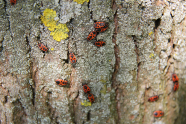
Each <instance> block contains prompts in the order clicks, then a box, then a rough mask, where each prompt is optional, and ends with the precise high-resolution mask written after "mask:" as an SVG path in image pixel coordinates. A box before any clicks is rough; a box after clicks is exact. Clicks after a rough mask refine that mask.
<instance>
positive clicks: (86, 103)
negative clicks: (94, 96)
mask: <svg viewBox="0 0 186 124" xmlns="http://www.w3.org/2000/svg"><path fill="white" fill-rule="evenodd" d="M81 105H82V106H91V102H88V101H86V100H84V102H81Z"/></svg>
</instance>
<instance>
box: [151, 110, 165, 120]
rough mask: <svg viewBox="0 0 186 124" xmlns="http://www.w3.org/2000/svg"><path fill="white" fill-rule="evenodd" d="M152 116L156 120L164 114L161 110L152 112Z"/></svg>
mask: <svg viewBox="0 0 186 124" xmlns="http://www.w3.org/2000/svg"><path fill="white" fill-rule="evenodd" d="M153 115H154V117H156V118H158V117H161V116H163V115H164V112H163V111H161V110H158V111H154V112H153Z"/></svg>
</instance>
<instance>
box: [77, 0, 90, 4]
mask: <svg viewBox="0 0 186 124" xmlns="http://www.w3.org/2000/svg"><path fill="white" fill-rule="evenodd" d="M74 2H77V3H78V4H83V3H84V2H87V3H88V2H89V0H74Z"/></svg>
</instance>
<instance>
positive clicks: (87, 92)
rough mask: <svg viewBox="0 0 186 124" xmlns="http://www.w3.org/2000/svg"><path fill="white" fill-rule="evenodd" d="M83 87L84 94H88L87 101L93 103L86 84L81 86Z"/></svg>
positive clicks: (92, 97) (92, 96)
mask: <svg viewBox="0 0 186 124" xmlns="http://www.w3.org/2000/svg"><path fill="white" fill-rule="evenodd" d="M82 85H83V90H84V92H85V93H86V94H88V99H89V101H90V102H91V103H93V102H94V95H93V94H92V93H90V87H89V86H87V84H82Z"/></svg>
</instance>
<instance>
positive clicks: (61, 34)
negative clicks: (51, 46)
mask: <svg viewBox="0 0 186 124" xmlns="http://www.w3.org/2000/svg"><path fill="white" fill-rule="evenodd" d="M67 32H69V30H68V27H67V25H66V24H58V25H57V26H56V29H55V30H54V31H53V32H51V33H50V35H52V36H53V38H54V40H57V41H61V40H64V39H66V38H67V37H68V34H66V33H67Z"/></svg>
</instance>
